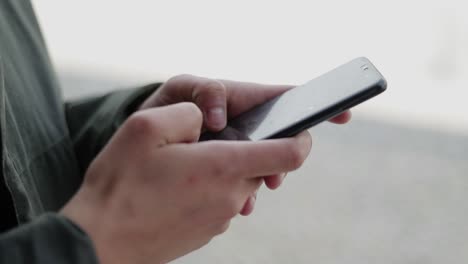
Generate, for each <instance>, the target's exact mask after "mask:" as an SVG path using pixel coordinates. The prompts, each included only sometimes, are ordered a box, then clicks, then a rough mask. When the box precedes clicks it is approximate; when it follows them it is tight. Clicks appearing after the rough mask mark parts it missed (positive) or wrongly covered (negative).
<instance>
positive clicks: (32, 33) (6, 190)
mask: <svg viewBox="0 0 468 264" xmlns="http://www.w3.org/2000/svg"><path fill="white" fill-rule="evenodd" d="M157 86H158V85H157V84H155V85H150V86H146V87H143V88H140V89H133V90H123V91H118V92H115V93H111V94H107V95H104V96H100V97H96V98H89V99H83V100H78V101H75V102H67V103H64V102H63V99H62V95H61V92H60V87H59V84H58V82H57V78H56V76H55V74H54V71H53V68H52V65H51V63H50V61H49V58H48V55H47V50H46V46H45V44H44V40H43V38H42V36H41V33H40V29H39V26H38V24H37V21H36V18H35V16H34V11H33V9H32V7H31V4H30V2H29V1H28V0H1V1H0V127H1V148H2V152H1V155H2V177H0V199H1V200H0V206H1V207H0V210H1V211H0V212H1V218H0V228H1V231H2V234H0V263H28V264H35V263H47V264H51V263H97V260H96V257H95V254H94V251H93V246H92V243H91V241H90V240H89V238H88V237H87V236H86V234H85V233H83V232H82V231H81V230H80V229H79V228H77V227H76V226H75V225H74V224H73V223H71V222H70V221H68V220H67V219H65V218H64V217H63V216H60V215H58V214H57V213H54V212H57V210H59V209H60V208H61V207H62V206H63V205H64V204H65V203H66V202H67V201H68V200H69V199H70V198H71V196H72V195H73V194H74V192H75V191H76V190H77V189H78V187H79V186H80V183H81V181H82V178H83V175H84V172H85V170H86V168H87V166H88V165H89V163H90V161H91V160H92V159H93V158H94V157H95V156H96V154H97V153H98V152H99V151H100V149H101V148H102V147H103V146H104V145H105V143H106V142H107V141H108V139H109V138H110V137H111V136H112V134H113V133H114V131H115V130H116V129H117V128H118V127H119V125H120V124H121V123H122V122H123V121H124V120H125V118H126V117H128V115H129V114H130V113H132V111H133V109H134V108H135V107H136V106H137V105H138V104H139V103H140V102H142V101H143V100H144V98H146V97H147V96H148V95H149V94H150V93H151V92H153V91H154V90H155V89H156V88H157Z"/></svg>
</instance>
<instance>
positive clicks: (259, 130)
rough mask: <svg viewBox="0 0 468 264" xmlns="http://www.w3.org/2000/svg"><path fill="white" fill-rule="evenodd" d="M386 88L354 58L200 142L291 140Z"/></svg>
mask: <svg viewBox="0 0 468 264" xmlns="http://www.w3.org/2000/svg"><path fill="white" fill-rule="evenodd" d="M386 88H387V81H386V80H385V78H384V77H383V76H382V74H380V72H379V71H378V70H377V69H376V68H375V66H374V65H373V64H372V63H371V62H370V61H369V60H368V59H367V58H363V57H362V58H357V59H354V60H352V61H350V62H348V63H346V64H344V65H342V66H340V67H338V68H336V69H334V70H332V71H330V72H328V73H325V74H324V75H322V76H320V77H318V78H316V79H313V80H311V81H309V82H307V83H306V84H304V85H300V86H297V87H295V88H292V89H291V90H288V91H287V92H285V93H283V94H282V95H280V96H278V97H276V98H273V99H272V100H270V101H267V102H265V103H263V104H261V105H259V106H256V107H254V108H253V109H251V110H249V111H247V112H245V113H243V114H241V115H239V116H237V117H236V118H234V119H232V120H230V121H229V122H228V125H227V127H226V128H225V129H224V130H223V131H221V132H219V133H204V134H203V135H202V137H201V140H208V139H230V140H253V141H257V140H262V139H271V138H281V137H289V136H294V135H296V134H298V133H300V132H301V131H303V130H305V129H308V128H310V127H312V126H314V125H316V124H318V123H320V122H322V121H325V120H328V119H330V118H332V117H334V116H336V115H338V114H340V113H342V112H344V111H346V110H347V109H349V108H351V107H353V106H355V105H357V104H360V103H362V102H364V101H366V100H368V99H370V98H372V97H374V96H376V95H378V94H380V93H382V92H383V91H385V89H386Z"/></svg>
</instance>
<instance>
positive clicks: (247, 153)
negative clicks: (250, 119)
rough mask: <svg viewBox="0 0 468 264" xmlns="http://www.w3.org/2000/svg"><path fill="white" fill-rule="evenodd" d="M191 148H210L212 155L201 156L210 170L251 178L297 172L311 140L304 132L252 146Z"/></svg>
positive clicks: (239, 143)
mask: <svg viewBox="0 0 468 264" xmlns="http://www.w3.org/2000/svg"><path fill="white" fill-rule="evenodd" d="M192 146H193V147H194V148H197V149H198V150H200V148H210V149H211V150H212V151H203V152H201V153H204V155H206V156H205V157H203V159H209V160H211V161H213V162H212V163H213V166H221V167H222V168H223V171H225V172H227V173H228V174H236V175H240V176H241V177H247V178H252V177H258V176H264V175H271V174H277V173H282V172H285V171H292V170H295V169H298V168H299V167H300V166H301V165H302V163H303V162H304V160H305V159H306V157H307V155H308V154H309V152H310V149H311V146H312V138H311V136H310V134H309V133H308V132H307V131H304V132H302V133H300V134H298V135H297V136H295V137H290V138H281V139H268V140H260V141H255V142H254V141H216V140H214V141H208V142H203V143H198V144H193V145H192ZM199 153H200V152H199ZM199 158H200V157H199ZM216 164H217V165H216Z"/></svg>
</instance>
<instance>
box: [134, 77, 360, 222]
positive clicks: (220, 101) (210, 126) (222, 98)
mask: <svg viewBox="0 0 468 264" xmlns="http://www.w3.org/2000/svg"><path fill="white" fill-rule="evenodd" d="M293 87H294V86H291V85H264V84H257V83H247V82H236V81H229V80H216V79H209V78H204V77H198V76H193V75H188V74H184V75H178V76H175V77H173V78H171V79H169V80H168V81H167V82H166V83H165V84H164V85H163V86H162V87H160V89H159V90H158V91H157V92H156V93H154V94H153V95H152V96H150V97H149V98H148V99H147V100H146V101H145V102H144V103H143V104H142V105H141V107H140V109H147V108H151V107H159V106H165V105H170V104H174V103H179V102H193V103H195V104H196V105H197V106H198V107H199V108H200V110H201V111H202V113H203V129H204V130H209V131H213V132H217V131H220V130H222V129H223V128H224V127H225V126H226V124H227V120H229V119H232V118H234V117H236V116H237V115H239V114H241V113H243V112H245V111H247V110H249V109H251V108H253V107H255V106H257V105H259V104H262V103H264V102H265V101H268V100H270V99H272V98H274V97H276V96H278V95H280V94H282V93H284V92H286V91H287V90H289V89H291V88H293ZM213 113H215V114H213ZM350 119H351V112H350V111H346V112H344V113H342V114H340V115H338V116H336V117H334V118H332V119H330V122H332V123H335V124H345V123H347V122H348V121H349V120H350ZM285 177H286V172H283V173H280V174H275V175H270V176H267V177H264V181H265V185H266V186H267V187H268V188H270V189H271V190H274V189H277V188H278V187H279V186H280V185H281V183H282V182H283V180H284V178H285ZM256 196H257V195H256V193H254V194H252V195H251V196H250V197H249V200H247V201H246V203H245V206H244V208H243V210H241V212H240V214H241V215H249V214H250V213H252V212H253V208H254V206H255V201H256Z"/></svg>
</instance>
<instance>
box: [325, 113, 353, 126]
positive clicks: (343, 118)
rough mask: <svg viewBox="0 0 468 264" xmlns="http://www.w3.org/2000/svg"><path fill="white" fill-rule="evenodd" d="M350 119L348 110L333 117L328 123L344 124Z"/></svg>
mask: <svg viewBox="0 0 468 264" xmlns="http://www.w3.org/2000/svg"><path fill="white" fill-rule="evenodd" d="M350 119H351V111H349V110H348V111H346V112H343V113H341V114H339V115H337V116H335V117H333V118H332V119H330V120H329V121H330V122H332V123H335V124H345V123H347V122H348V121H349V120H350Z"/></svg>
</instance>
